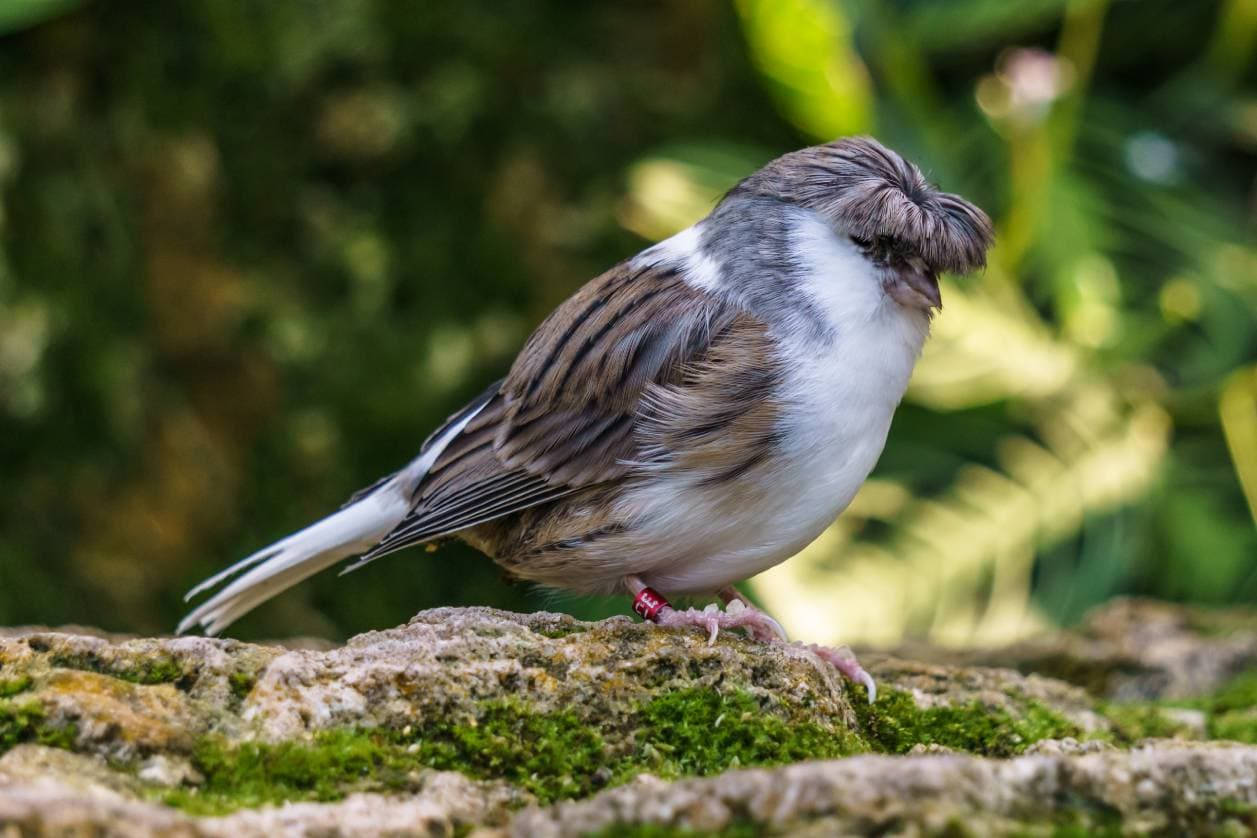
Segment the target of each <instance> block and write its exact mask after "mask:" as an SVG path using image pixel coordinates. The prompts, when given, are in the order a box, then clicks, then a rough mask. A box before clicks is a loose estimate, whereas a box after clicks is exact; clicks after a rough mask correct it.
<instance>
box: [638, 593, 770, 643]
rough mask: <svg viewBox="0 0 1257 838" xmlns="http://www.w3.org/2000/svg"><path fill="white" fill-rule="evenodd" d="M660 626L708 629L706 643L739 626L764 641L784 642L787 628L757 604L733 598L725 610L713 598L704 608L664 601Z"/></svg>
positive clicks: (658, 619) (656, 618)
mask: <svg viewBox="0 0 1257 838" xmlns="http://www.w3.org/2000/svg"><path fill="white" fill-rule="evenodd" d="M655 622H656V623H658V624H659V625H661V626H685V627H694V628H701V629H705V630H706V631H707V633H708V636H707V643H708V645H711V644H713V643H715V642H716V638H717V637H718V636H719V635H720V630H721V629H734V628H740V629H743V630H745V631H746V633H747V635H749V636H750V637H751V639H753V640H758V641H759V642H761V643H783V642H785V637H784V635H785V632H784V631H783V630H782V628H781V624H780V623H778V622H777V621H776V620H774V619H773V618H772V617H770V616H768V615H767V614H765V613H764V612H763V611H760V610H759V609H757V608H750V607H747V606H746V605H745V604H743V603H742V602H741V601H739V600H734V601H733V602H730V603H729V605H728V606H727V607H726V608H725V610H724V611H721V610H720V606H718V605H716V604H715V603H714V602H713V603H712V604H711V605H709V606H707V607H706V608H704V609H702V610H701V611H700V610H699V609H697V608H687V609H685V610H684V611H680V610H678V609H676V608H673V607H671V606H669V605H665V606H664V607H663V608H662V609H661V610H660V612H659V613H658V614H657V615H656V616H655Z"/></svg>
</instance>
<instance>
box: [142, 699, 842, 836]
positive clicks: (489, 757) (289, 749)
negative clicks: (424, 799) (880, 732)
mask: <svg viewBox="0 0 1257 838" xmlns="http://www.w3.org/2000/svg"><path fill="white" fill-rule="evenodd" d="M628 724H629V725H631V729H630V730H616V731H612V730H610V729H603V728H599V727H596V726H591V725H590V724H589V723H588V722H586V721H583V720H582V719H581V718H580V716H579V715H578V714H577V713H575V712H574V711H570V710H565V711H558V712H554V713H545V714H538V713H535V712H533V711H532V710H531V709H530V708H529V707H528V706H527V705H525V704H523V703H522V702H517V701H489V702H485V703H483V704H481V705H480V707H479V708H478V712H477V715H476V717H475V718H474V719H465V720H459V721H458V722H454V721H451V720H446V719H434V720H432V721H430V722H428V723H426V724H423V725H420V726H416V727H413V728H412V727H408V728H405V729H403V730H392V729H374V730H333V731H326V732H323V733H319V734H317V735H316V736H315V737H314V738H313V739H312V740H310V741H308V742H284V743H278V744H265V743H249V744H246V745H241V746H237V747H234V748H228V747H225V746H223V745H222V744H221V742H219V741H217V740H213V739H209V740H206V741H204V742H202V743H201V744H200V745H199V746H198V747H197V748H196V749H195V752H194V754H193V757H192V761H193V764H194V765H195V766H196V768H197V770H198V771H200V772H201V774H202V775H203V776H204V777H205V782H204V784H203V785H202V786H201V787H200V788H198V789H196V790H184V789H180V790H176V791H173V792H167V793H165V794H164V795H163V798H162V799H163V800H164V801H165V802H167V803H169V804H171V805H174V806H178V807H180V808H184V809H189V810H192V811H195V812H198V813H218V812H225V811H230V810H233V809H237V808H241V807H252V806H259V805H262V804H265V803H278V802H281V801H285V800H335V799H338V798H340V797H343V796H344V795H345V794H348V793H349V792H352V791H356V790H368V789H373V790H381V791H387V790H392V789H401V788H405V787H407V786H409V785H410V784H411V783H412V782H413V775H414V772H416V771H419V770H421V769H424V768H437V769H444V770H454V771H461V772H463V773H464V774H467V775H469V776H472V777H476V778H482V779H502V780H506V781H508V782H510V783H513V784H514V785H516V786H518V787H519V788H522V789H525V790H527V791H529V792H531V793H532V794H533V795H535V796H536V797H537V798H538V799H539V800H540V801H542V802H546V803H548V802H551V801H554V800H560V799H566V798H575V797H584V796H587V795H589V794H592V793H593V792H594V791H596V790H598V789H599V788H601V787H603V786H605V785H608V784H612V783H619V782H624V781H627V780H628V779H630V778H632V777H634V776H636V775H637V774H639V773H641V772H642V771H650V772H652V773H655V774H658V775H661V776H665V777H680V776H692V775H708V774H716V773H719V772H721V771H724V770H726V769H728V768H731V767H735V766H738V765H774V764H780V763H788V762H797V761H799V760H804V759H816V758H825V757H837V756H843V755H845V754H849V753H853V752H857V751H863V750H866V747H865V746H864V744H863V742H861V741H860V740H859V739H858V738H857V737H855V736H854V735H852V734H850V733H847V732H846V731H843V730H841V729H839V730H836V731H835V730H831V729H828V728H824V727H821V726H820V725H817V724H815V723H812V722H798V723H790V722H787V721H786V720H784V719H783V718H782V717H781V716H779V715H777V714H776V713H774V712H773V711H772V710H771V708H765V707H761V706H760V704H759V703H758V702H757V701H756V700H755V698H754V697H752V696H750V695H749V694H747V693H744V692H729V693H719V692H716V691H714V690H710V689H690V690H681V691H678V692H676V693H671V694H669V695H665V696H661V697H659V698H656V699H654V700H652V701H650V702H648V703H645V704H643V705H642V706H640V707H639V708H638V710H637V712H636V713H635V714H634V715H633V716H632V717H631V718H630V720H629V722H628ZM612 733H615V734H616V735H615V737H614V739H615V741H629V742H631V746H630V747H629V748H627V749H619V750H618V751H615V752H613V751H612V749H611V748H609V747H608V746H607V744H606V739H607V738H610V734H612ZM629 733H632V735H631V736H629V735H627V734H629Z"/></svg>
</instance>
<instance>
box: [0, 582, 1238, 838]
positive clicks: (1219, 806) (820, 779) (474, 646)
mask: <svg viewBox="0 0 1257 838" xmlns="http://www.w3.org/2000/svg"><path fill="white" fill-rule="evenodd" d="M1254 626H1257V620H1254V619H1252V618H1251V616H1250V615H1248V614H1246V613H1244V612H1225V613H1221V614H1211V613H1209V612H1201V611H1195V610H1191V609H1182V608H1177V607H1174V606H1166V605H1163V604H1159V603H1147V602H1138V601H1123V602H1119V603H1116V604H1114V605H1112V606H1111V607H1109V608H1108V609H1106V610H1103V611H1101V612H1099V613H1097V614H1096V615H1093V616H1092V617H1091V618H1090V619H1089V620H1088V622H1087V623H1086V625H1085V626H1084V627H1083V629H1082V630H1081V631H1080V632H1079V633H1077V634H1064V635H1061V636H1058V637H1052V638H1045V639H1043V640H1041V641H1038V642H1036V643H1033V644H1022V645H1020V646H1018V647H1015V648H1013V649H1005V650H997V651H994V652H982V653H965V654H957V653H954V652H942V651H938V650H929V651H928V652H927V654H928V657H924V658H922V659H919V660H911V659H905V658H904V657H892V656H888V655H866V656H865V657H864V662H865V664H866V666H867V667H868V668H869V669H870V671H871V672H872V673H873V674H874V676H875V677H876V678H877V680H878V682H879V687H880V688H881V690H882V694H883V700H882V701H879V703H878V705H875V707H874V708H873V709H871V710H870V709H869V708H867V706H866V705H863V704H862V703H861V702H863V700H864V697H863V693H862V692H861V691H858V690H852V689H850V688H849V687H848V686H847V685H846V684H844V683H843V682H842V681H841V680H840V679H838V678H837V677H835V675H834V673H833V672H832V671H830V670H829V669H828V668H827V667H825V666H824V665H822V664H820V663H819V662H818V661H817V660H816V659H815V658H814V657H812V655H810V654H809V653H807V652H806V651H803V650H802V649H799V648H792V647H775V646H772V647H770V646H763V645H760V644H756V643H752V642H750V641H748V640H746V639H744V638H742V637H741V636H738V635H735V634H732V633H726V634H723V635H722V636H721V638H720V639H719V641H718V642H717V643H716V644H715V645H708V644H707V642H706V638H705V637H704V636H702V635H701V634H700V633H698V632H685V631H666V630H659V629H656V628H654V627H651V626H643V625H641V624H639V623H636V622H634V621H632V620H630V619H628V618H618V619H611V620H606V621H602V622H599V623H582V622H578V621H575V620H573V619H571V618H570V617H566V616H563V615H556V614H545V613H541V614H531V615H519V614H510V613H506V612H501V611H495V610H491V609H478V608H477V609H437V610H433V611H427V612H423V613H421V614H419V615H418V616H416V617H415V618H414V619H413V620H411V621H410V622H409V623H408V624H406V625H405V626H401V627H398V628H395V629H390V630H387V631H379V632H371V633H368V634H364V635H361V636H359V637H355V638H353V639H351V640H350V641H349V642H348V643H346V644H344V645H343V646H335V647H327V646H325V645H321V644H317V643H302V644H299V646H298V647H297V648H281V647H280V646H270V645H255V644H246V643H240V642H237V641H232V640H222V639H209V638H132V637H122V636H110V635H103V634H101V633H83V632H80V631H77V630H76V631H74V632H64V631H52V630H47V629H39V628H25V629H9V630H0V836H3V838H9V835H10V834H12V835H65V834H91V835H102V836H108V835H155V836H156V835H161V836H165V835H171V836H175V835H180V836H181V835H189V836H192V835H206V836H219V835H229V834H230V835H231V836H233V838H234V837H235V836H250V835H311V836H313V835H320V836H325V835H326V836H331V835H452V834H456V833H458V834H462V833H464V832H466V831H467V830H470V829H475V830H476V834H477V835H481V836H489V835H497V836H508V835H510V836H515V835H521V836H522V835H554V836H565V835H583V834H588V833H589V832H591V831H592V832H596V831H598V830H602V829H609V828H611V827H625V828H636V827H644V828H652V829H658V830H664V831H665V832H666V831H667V830H674V829H680V830H685V829H689V830H708V831H720V830H723V829H726V828H736V829H752V830H754V831H760V832H764V833H765V834H771V833H773V832H777V833H781V834H792V835H794V834H802V835H807V834H815V835H828V834H834V833H850V832H867V831H880V832H889V833H895V834H930V833H933V832H936V831H939V830H944V829H948V828H951V827H953V826H955V825H956V824H960V825H963V826H964V827H965V828H967V829H969V830H970V831H971V832H976V833H983V834H985V833H992V834H998V833H1017V834H1036V833H1037V832H1042V834H1051V830H1052V829H1054V828H1056V827H1074V826H1077V827H1079V828H1085V829H1100V828H1108V827H1112V826H1114V825H1115V824H1116V825H1120V828H1121V829H1123V830H1125V831H1162V832H1168V833H1183V832H1205V833H1208V832H1217V833H1220V834H1221V833H1227V834H1229V833H1235V834H1244V831H1245V830H1250V831H1251V830H1254V829H1257V820H1255V818H1257V816H1255V815H1254V812H1257V748H1254V747H1252V746H1243V745H1237V744H1231V743H1225V742H1198V743H1189V742H1185V741H1177V740H1145V741H1143V742H1141V743H1139V744H1138V745H1137V746H1135V747H1124V746H1122V744H1121V743H1122V742H1123V741H1127V740H1124V739H1123V738H1122V735H1120V732H1119V728H1118V727H1115V725H1114V722H1112V721H1110V717H1109V716H1108V715H1106V710H1105V707H1106V706H1107V705H1106V704H1105V703H1104V701H1101V700H1100V699H1105V700H1110V699H1114V698H1119V699H1120V698H1129V697H1138V698H1141V699H1145V698H1148V697H1157V698H1160V697H1170V698H1174V697H1182V696H1185V695H1190V694H1195V693H1203V692H1208V691H1210V690H1215V689H1217V688H1218V687H1219V686H1221V685H1222V684H1223V683H1224V682H1225V681H1227V679H1229V678H1231V677H1233V676H1235V675H1236V674H1239V673H1241V672H1244V671H1249V670H1252V669H1254V668H1257V629H1255V628H1254ZM903 651H904V650H901V653H902V652H903ZM914 654H919V653H914ZM922 660H928V661H930V662H928V663H926V662H921V661H922ZM979 661H981V662H984V663H997V664H1001V666H980V665H976V663H977V662H979ZM1040 668H1041V669H1042V670H1043V671H1046V672H1050V673H1054V674H1058V675H1066V676H1070V678H1069V680H1073V681H1074V683H1072V684H1071V683H1066V682H1065V681H1062V680H1057V679H1056V678H1053V677H1045V676H1044V675H1041V674H1035V673H1036V672H1037V671H1039V669H1040ZM1085 687H1091V688H1092V690H1094V691H1088V689H1086V688H1085ZM687 690H688V691H694V690H700V691H702V690H706V691H710V692H712V693H714V694H720V695H725V694H730V693H732V692H734V691H736V692H738V693H739V694H742V695H749V696H750V697H751V698H752V699H753V701H754V706H755V707H756V708H757V709H756V711H755V712H756V713H759V714H769V715H772V716H775V717H777V718H779V719H781V720H783V721H784V722H785V723H786V724H787V727H785V728H782V729H781V730H785V731H791V730H795V729H800V728H808V729H811V730H818V731H821V732H825V731H829V732H830V734H832V736H834V737H847V738H848V739H850V741H852V742H855V743H856V744H857V745H859V744H860V743H863V745H862V747H867V748H873V749H876V748H877V747H879V743H881V745H880V746H881V747H883V748H885V749H886V750H891V751H894V750H896V748H889V747H886V746H885V740H881V739H878V737H877V736H876V735H875V734H876V731H874V730H873V729H872V728H871V727H870V725H872V724H878V723H881V724H888V723H889V724H898V723H899V722H902V730H900V729H899V728H898V727H896V729H895V735H896V736H901V735H907V734H905V733H904V731H906V732H907V733H911V734H913V735H919V734H924V735H923V737H922V739H921V740H920V741H916V742H915V743H914V742H912V741H909V742H902V741H901V740H900V739H896V740H895V742H896V744H897V745H902V746H903V747H899V748H897V749H898V750H899V751H902V752H905V754H904V755H902V756H889V755H877V754H868V755H857V756H850V757H846V758H844V759H837V760H827V761H813V762H800V763H797V764H794V765H786V766H780V767H774V768H750V769H742V770H728V771H725V772H724V773H721V774H719V775H717V776H712V777H706V778H701V777H696V778H689V779H673V780H665V779H659V778H656V777H651V776H649V775H641V776H639V777H638V778H637V779H636V780H632V781H630V782H627V783H626V784H624V785H620V786H616V787H613V788H609V789H605V790H603V791H600V792H598V793H596V794H592V795H591V796H588V797H585V798H584V799H581V800H574V801H566V802H560V803H556V804H552V805H546V806H543V805H539V804H538V802H537V800H538V798H537V797H535V796H533V794H531V793H530V792H528V791H527V790H525V789H523V788H521V787H518V786H515V785H512V784H511V782H507V781H506V780H505V779H503V778H501V777H498V778H497V779H494V778H493V777H489V778H487V779H481V780H476V779H472V778H469V777H466V776H463V775H462V774H458V773H453V772H450V771H434V770H430V769H424V770H420V771H417V772H412V775H411V776H409V777H407V778H406V779H405V781H404V782H402V783H400V784H398V783H395V784H393V785H391V786H389V788H391V789H392V791H391V792H389V793H387V794H377V793H365V794H364V793H360V792H361V791H362V790H363V789H364V788H371V785H370V781H371V777H370V773H371V771H372V770H373V769H372V768H371V767H370V765H369V764H368V765H367V766H366V767H364V768H363V772H364V774H363V777H362V780H363V783H361V784H359V783H354V784H349V785H346V786H345V787H344V788H341V789H335V790H334V791H335V794H334V797H338V798H341V799H335V800H330V801H328V802H296V803H289V804H286V805H283V806H264V807H261V808H256V809H249V808H246V809H242V810H240V811H237V812H234V813H231V814H228V815H225V816H218V817H205V816H202V817H197V816H194V815H193V814H189V813H187V812H184V811H180V810H178V809H175V808H172V807H170V806H168V805H164V804H163V803H161V802H159V801H162V800H172V801H175V802H178V801H177V800H175V798H172V797H170V794H171V793H172V792H175V793H179V794H183V795H184V797H183V798H180V799H182V800H191V801H193V802H195V801H196V799H197V797H196V794H197V792H198V791H199V790H200V787H201V786H202V785H203V784H205V783H206V782H207V780H206V777H205V776H203V775H202V773H201V771H200V769H199V768H198V766H200V767H201V768H203V767H204V764H203V763H202V762H198V760H201V759H204V757H203V755H202V754H201V752H200V750H199V749H200V748H202V747H203V746H204V743H206V742H212V743H215V747H218V748H229V749H238V748H241V747H252V746H250V745H249V743H258V746H259V747H261V746H266V747H284V746H285V744H284V743H314V742H318V741H319V737H320V736H323V735H325V734H329V733H336V732H344V731H372V730H390V731H403V732H405V731H410V730H411V729H415V730H421V729H423V725H424V724H425V723H430V722H433V721H434V720H436V721H442V722H448V723H451V724H463V725H466V726H467V727H466V729H468V730H473V731H474V730H475V729H476V725H477V719H478V714H480V713H482V712H483V708H484V707H485V706H486V702H489V703H492V702H503V701H507V702H511V703H512V706H515V707H519V708H523V712H525V713H528V714H536V715H544V714H566V716H567V717H570V718H572V719H576V720H578V721H577V722H572V724H586V725H589V726H590V727H591V729H592V728H596V730H597V731H598V735H599V736H600V737H601V738H602V741H603V742H605V745H606V754H607V757H608V759H610V758H612V757H614V756H616V755H623V754H625V753H631V752H633V749H634V741H635V738H636V737H639V736H640V734H641V730H640V729H639V728H635V725H640V724H641V717H640V715H635V714H638V713H639V711H640V708H641V707H642V706H643V705H644V703H645V702H649V701H652V700H655V699H660V698H664V697H668V696H674V695H677V694H680V693H683V692H685V691H687ZM891 707H894V708H897V709H896V710H895V712H900V713H905V714H908V715H909V716H910V717H911V718H908V717H905V718H902V719H900V718H894V719H891V718H889V717H887V716H885V714H886V713H887V712H889V711H888V710H887V709H886V708H891ZM949 708H950V709H955V711H956V712H954V713H951V712H944V713H942V714H939V713H938V712H937V711H939V710H948V709H949ZM1149 709H1150V711H1151V712H1153V713H1156V714H1162V715H1164V716H1165V717H1166V718H1167V719H1169V720H1171V721H1172V722H1173V723H1174V726H1175V727H1176V728H1181V729H1183V730H1184V731H1188V735H1191V736H1195V737H1200V738H1204V737H1205V736H1207V735H1208V734H1209V732H1210V729H1209V717H1208V715H1207V714H1206V713H1205V712H1204V711H1201V710H1195V709H1190V708H1158V707H1151V708H1149ZM1240 712H1250V711H1247V710H1243V709H1242V708H1241V711H1240ZM877 713H882V714H883V716H882V717H881V720H880V722H878V721H875V720H876V719H878V718H879V717H878V716H877ZM6 714H7V715H6ZM1036 714H1038V715H1037V716H1036ZM1044 714H1047V717H1048V718H1049V719H1050V720H1051V723H1050V724H1048V725H1046V726H1045V725H1042V724H1040V725H1039V726H1038V727H1034V726H1033V723H1035V722H1036V719H1037V720H1039V721H1041V718H1040V717H1042V716H1043V715H1044ZM6 719H7V720H8V721H7V722H6ZM934 719H940V720H945V721H940V722H939V724H947V725H953V726H954V725H963V724H967V723H969V722H971V721H977V722H982V721H983V720H987V719H998V720H1000V721H999V724H1001V725H1004V726H1005V727H1007V726H1008V725H1010V724H1011V725H1013V726H1014V728H1015V730H1016V731H1018V732H1019V733H1018V734H1017V736H1020V735H1021V734H1022V733H1025V735H1027V736H1031V737H1032V738H1028V739H1018V738H1017V736H1014V737H1013V738H1012V739H1011V740H1010V739H1007V738H1005V739H1002V740H1000V744H1001V747H1002V748H1004V750H1003V751H995V752H996V753H1012V754H1017V753H1020V754H1021V755H1020V756H1012V757H1011V758H1005V759H996V758H984V757H981V756H977V755H975V754H973V753H965V752H963V750H965V749H968V750H975V746H973V745H972V744H971V743H972V742H973V741H978V739H973V738H969V737H966V736H965V735H963V733H964V732H963V731H961V734H962V735H954V734H955V733H956V732H955V731H937V733H939V734H940V735H939V736H937V737H934V736H932V735H930V734H932V733H934V732H935V731H930V730H923V729H922V727H921V726H922V725H928V724H932V723H934V722H933V721H932V720H934ZM682 721H683V720H682ZM1023 721H1024V722H1026V724H1025V725H1020V723H1021V722H1023ZM720 723H721V720H719V719H718V720H717V721H716V722H715V723H714V724H720ZM6 724H8V728H6V727H5V725H6ZM705 724H713V723H712V722H711V720H707V721H706V722H705ZM979 727H981V726H980V725H979ZM997 727H998V726H997ZM1056 729H1064V730H1067V731H1068V735H1067V736H1063V735H1062V734H1059V733H1055V734H1053V733H1046V734H1045V733H1038V734H1037V735H1033V734H1031V733H1026V732H1027V731H1034V730H1043V731H1051V730H1056ZM6 730H7V731H8V733H6ZM697 733H698V738H699V740H701V739H702V734H703V731H698V732H697ZM943 734H946V735H943ZM987 734H989V731H987V732H986V734H983V735H987ZM748 735H749V734H748ZM827 735H828V734H827ZM1000 735H1004V734H1002V733H1001V734H1000ZM1045 735H1046V736H1048V737H1049V738H1043V737H1044V736H1045ZM1144 735H1146V734H1144ZM1215 735H1216V734H1215ZM6 736H8V737H9V740H8V741H6ZM975 736H976V734H975ZM1051 737H1059V738H1051ZM979 739H980V737H979ZM1036 739H1037V740H1038V741H1035V740H1036ZM927 740H928V741H927ZM844 741H846V740H844ZM19 742H20V743H22V744H17V743H19ZM41 743H43V744H41ZM268 743H269V744H268ZM943 743H946V744H943ZM419 744H421V743H416V746H415V747H418V745H419ZM50 745H52V746H56V747H49V746H50ZM402 747H404V745H403V746H402ZM486 747H488V746H486ZM990 752H992V751H989V750H988V751H983V753H990ZM425 764H426V763H425ZM377 768H378V766H377ZM379 770H383V769H382V768H380V769H379ZM652 770H653V769H652ZM628 776H631V775H628ZM620 779H621V780H623V779H627V776H624V777H621V778H620ZM181 805H182V804H181ZM198 811H199V810H198ZM652 834H654V833H652Z"/></svg>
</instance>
